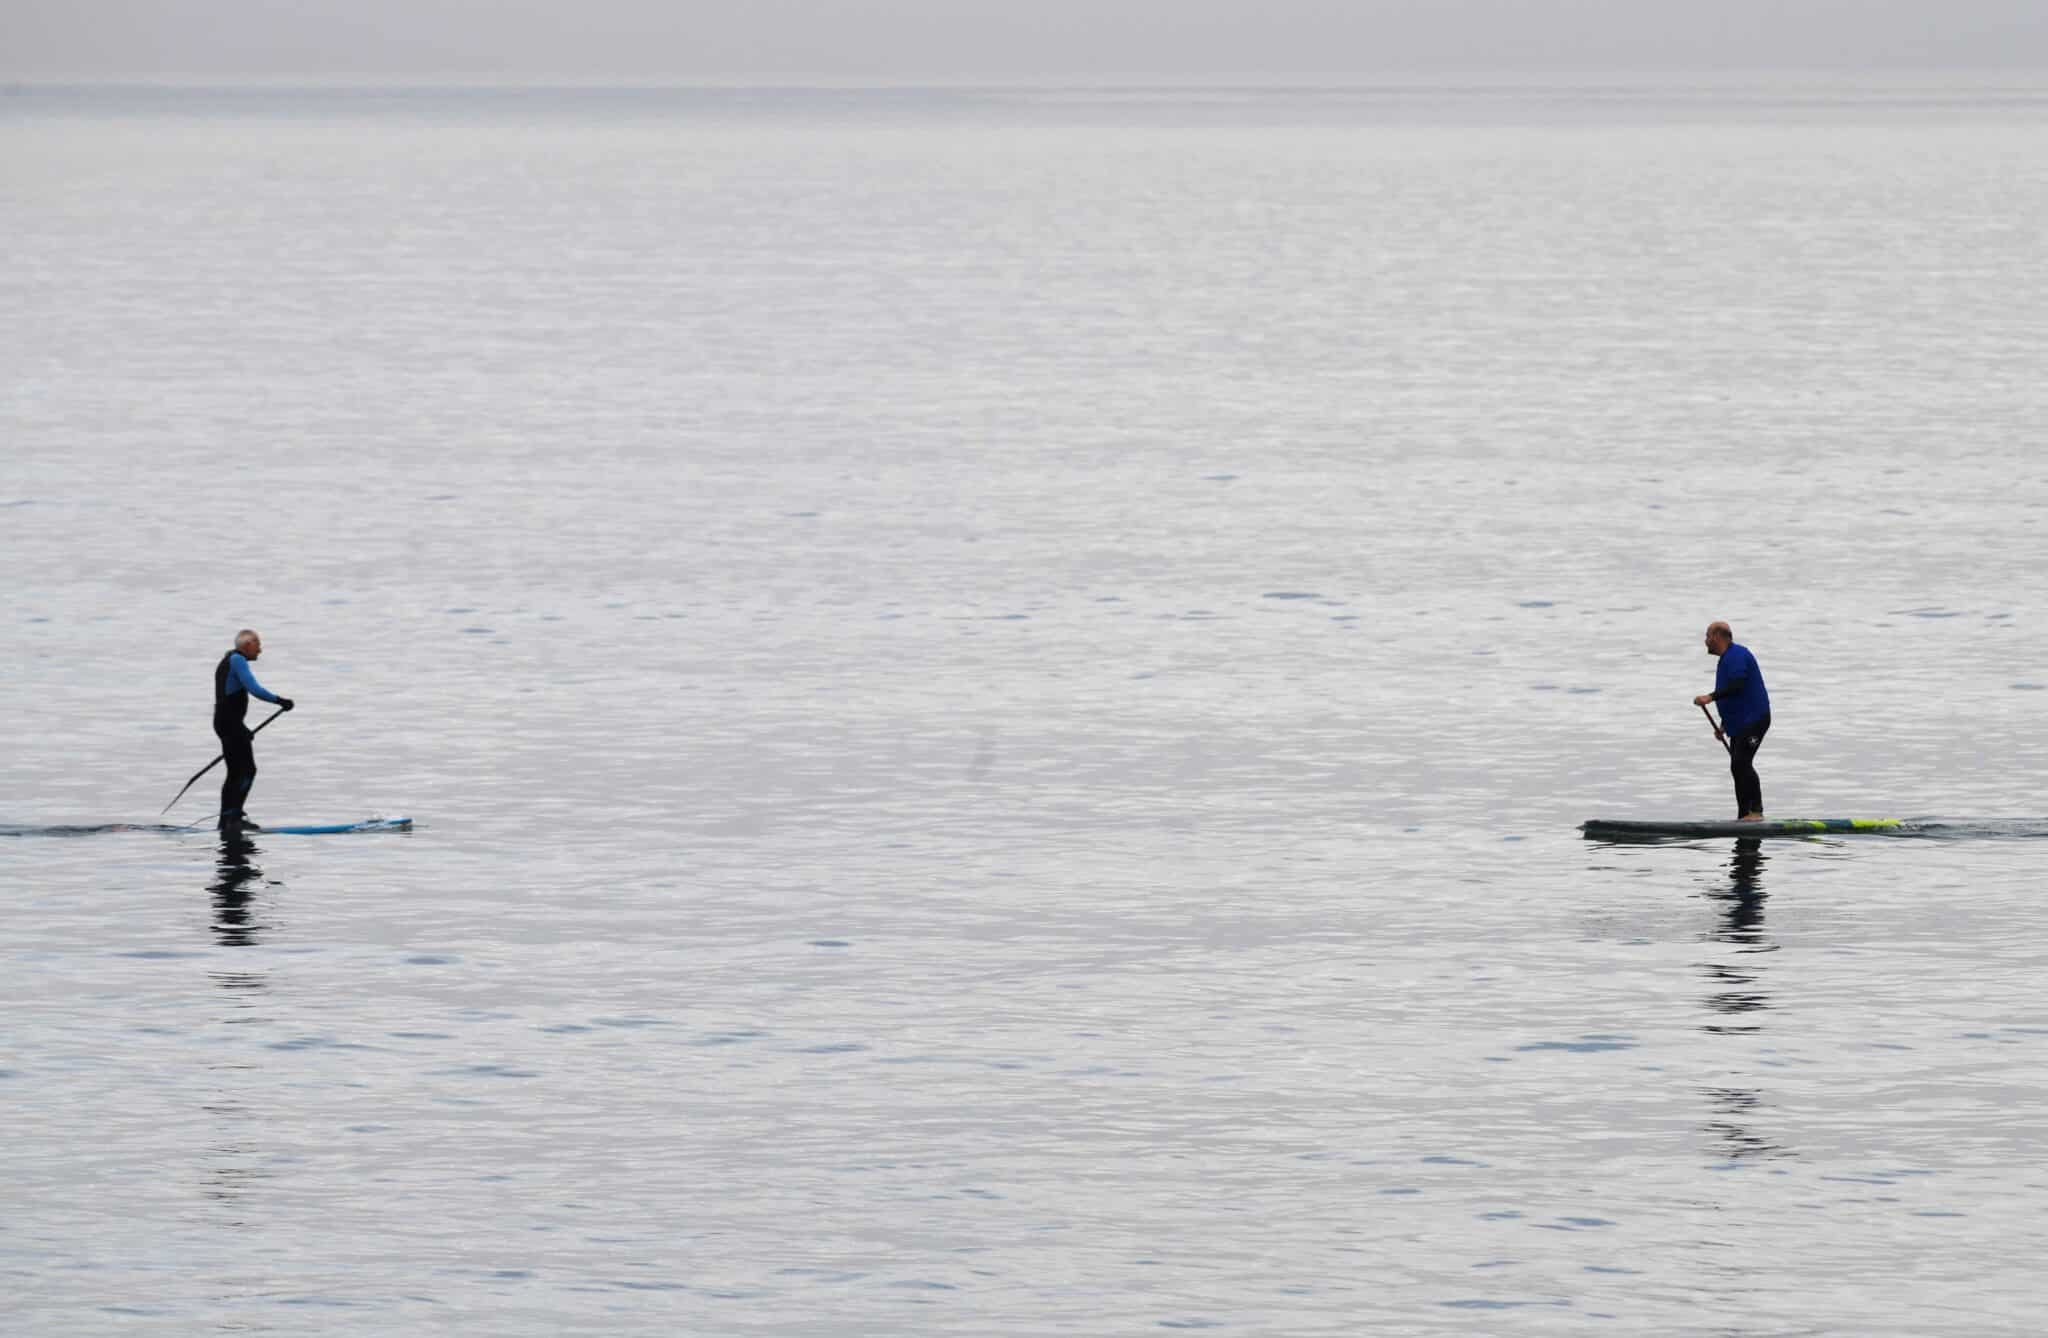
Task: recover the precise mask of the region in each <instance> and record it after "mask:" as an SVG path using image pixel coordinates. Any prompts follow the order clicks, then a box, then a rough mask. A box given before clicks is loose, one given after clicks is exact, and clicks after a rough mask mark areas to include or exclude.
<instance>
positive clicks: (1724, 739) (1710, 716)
mask: <svg viewBox="0 0 2048 1338" xmlns="http://www.w3.org/2000/svg"><path fill="white" fill-rule="evenodd" d="M1700 714H1701V715H1703V716H1705V717H1706V718H1707V723H1708V724H1710V725H1712V726H1713V727H1714V737H1715V738H1717V739H1719V740H1720V741H1721V747H1722V749H1723V750H1724V751H1726V752H1727V753H1728V755H1729V756H1731V757H1732V756H1734V754H1735V750H1734V749H1733V748H1730V747H1729V746H1728V736H1727V735H1726V734H1723V733H1722V732H1721V722H1720V721H1718V720H1716V719H1714V713H1713V712H1712V711H1709V710H1708V709H1707V708H1706V707H1704V706H1702V707H1700ZM270 719H271V720H275V719H277V717H276V716H272V717H271V718H270ZM263 723H264V724H266V725H267V724H269V723H270V720H266V721H264V722H263ZM173 802H176V801H173Z"/></svg>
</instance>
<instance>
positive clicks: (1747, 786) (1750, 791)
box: [1728, 715, 1771, 818]
mask: <svg viewBox="0 0 2048 1338" xmlns="http://www.w3.org/2000/svg"><path fill="white" fill-rule="evenodd" d="M1770 727H1771V718H1770V716H1768V715H1766V716H1765V717H1764V718H1763V719H1761V720H1753V721H1751V722H1750V723H1749V724H1747V725H1744V726H1743V727H1742V732H1741V733H1740V734H1731V735H1729V736H1728V770H1729V771H1731V772H1733V773H1734V775H1735V816H1736V817H1738V818H1746V817H1748V816H1749V815H1750V814H1752V813H1761V812H1763V811H1764V783H1763V782H1762V781H1761V780H1758V779H1757V774H1756V750H1757V749H1758V748H1760V747H1762V746H1763V742H1764V734H1765V732H1766V731H1768V730H1769V729H1770Z"/></svg>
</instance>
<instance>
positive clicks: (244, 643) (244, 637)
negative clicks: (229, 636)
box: [235, 627, 259, 650]
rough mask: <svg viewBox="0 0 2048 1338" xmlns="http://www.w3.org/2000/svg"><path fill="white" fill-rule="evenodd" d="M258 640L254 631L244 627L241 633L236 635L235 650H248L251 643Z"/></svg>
mask: <svg viewBox="0 0 2048 1338" xmlns="http://www.w3.org/2000/svg"><path fill="white" fill-rule="evenodd" d="M258 639H259V638H258V637H257V635H256V633H255V631H254V630H253V629H251V628H247V627H244V628H243V629H242V630H241V631H239V632H237V633H235V649H236V650H247V649H248V648H249V643H250V642H251V641H255V640H258Z"/></svg>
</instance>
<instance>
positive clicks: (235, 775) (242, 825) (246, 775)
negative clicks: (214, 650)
mask: <svg viewBox="0 0 2048 1338" xmlns="http://www.w3.org/2000/svg"><path fill="white" fill-rule="evenodd" d="M262 654H263V638H262V637H260V636H258V635H256V633H255V632H253V631H251V630H250V629H249V628H246V627H245V628H243V629H242V630H241V631H239V632H237V633H235V648H234V649H233V650H231V651H229V652H228V653H227V654H225V655H223V656H221V657H220V663H219V664H217V665H215V666H214V669H213V732H214V734H215V735H217V736H218V737H219V739H220V752H221V756H222V757H223V758H225V759H226V760H227V764H228V777H227V779H226V780H224V781H222V782H221V784H220V828H221V830H222V831H224V832H225V831H237V830H240V831H261V830H262V828H261V827H260V826H258V825H257V824H256V823H254V822H251V821H250V820H249V815H248V814H247V813H245V812H243V806H244V805H246V804H247V803H248V802H249V790H250V788H251V787H252V786H254V785H255V784H256V748H255V744H254V743H253V742H252V740H253V739H254V738H255V735H254V734H252V733H251V732H250V730H249V726H248V725H247V724H246V723H244V722H245V721H246V720H247V719H248V715H249V698H251V697H261V698H262V699H263V700H264V701H267V702H276V703H277V705H278V706H279V707H281V708H282V709H284V710H287V711H289V710H291V709H292V699H291V698H290V697H280V696H278V695H277V694H276V693H274V692H272V691H271V690H270V689H268V688H266V687H264V686H263V685H262V684H261V683H258V682H257V681H256V674H255V672H254V671H253V670H251V669H250V668H249V666H250V664H251V663H253V662H254V661H255V660H256V659H257V657H259V656H260V655H262ZM188 783H189V782H188ZM171 802H172V803H176V802H177V801H176V800H175V799H174V800H172V801H171Z"/></svg>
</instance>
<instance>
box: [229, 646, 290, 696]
mask: <svg viewBox="0 0 2048 1338" xmlns="http://www.w3.org/2000/svg"><path fill="white" fill-rule="evenodd" d="M235 692H246V693H248V694H249V695H250V696H252V697H260V698H262V699H263V700H264V701H267V702H274V701H276V700H277V699H278V698H277V694H276V693H274V692H272V691H271V690H270V689H269V688H266V687H264V686H263V685H262V684H261V683H258V682H257V681H256V671H255V670H254V669H251V668H250V667H249V661H248V660H247V659H246V658H244V656H243V655H242V652H240V651H236V652H235V653H234V654H232V655H230V656H228V681H227V686H226V688H224V689H223V690H222V692H221V695H222V696H224V697H225V696H227V695H228V694H230V693H235Z"/></svg>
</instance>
